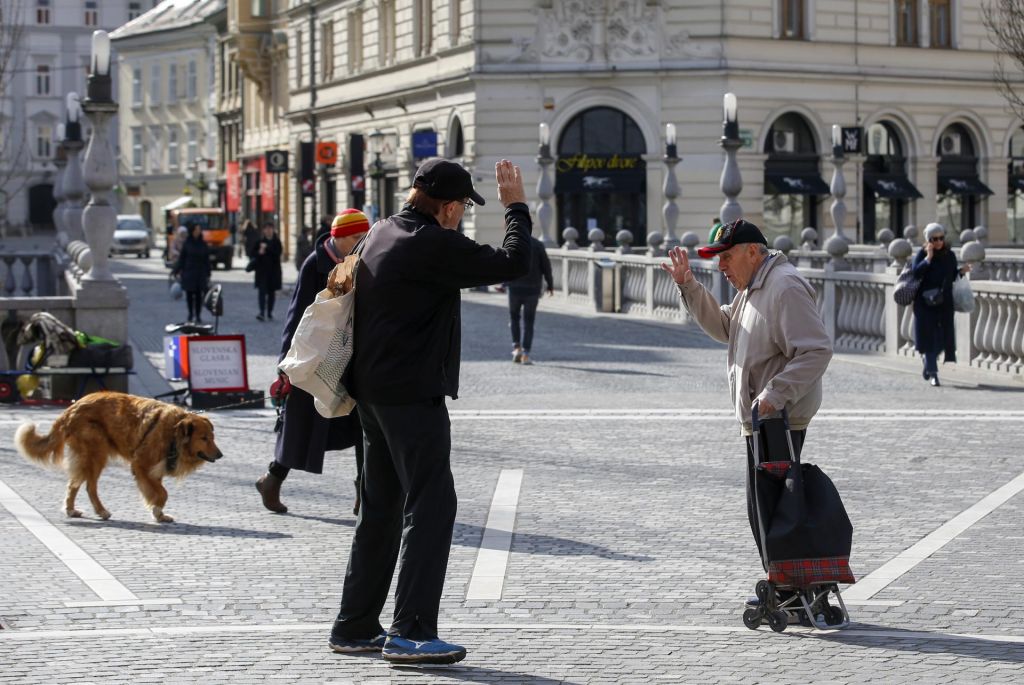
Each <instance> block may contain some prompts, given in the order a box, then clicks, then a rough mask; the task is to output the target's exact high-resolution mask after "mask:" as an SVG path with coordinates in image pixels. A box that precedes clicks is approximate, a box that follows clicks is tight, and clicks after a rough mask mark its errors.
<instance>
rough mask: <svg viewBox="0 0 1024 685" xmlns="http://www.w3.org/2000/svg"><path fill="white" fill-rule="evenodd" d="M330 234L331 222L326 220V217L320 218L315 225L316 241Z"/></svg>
mask: <svg viewBox="0 0 1024 685" xmlns="http://www.w3.org/2000/svg"><path fill="white" fill-rule="evenodd" d="M330 232H331V220H330V219H328V218H327V217H326V216H322V217H320V223H319V224H318V225H317V229H316V239H317V241H319V240H320V238H322V237H323V236H325V235H327V234H328V233H330Z"/></svg>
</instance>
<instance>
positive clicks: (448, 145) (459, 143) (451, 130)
mask: <svg viewBox="0 0 1024 685" xmlns="http://www.w3.org/2000/svg"><path fill="white" fill-rule="evenodd" d="M444 152H445V155H444V156H445V157H447V158H448V159H452V158H453V157H462V156H464V155H465V154H466V139H465V138H464V137H463V135H462V120H461V119H459V118H458V117H452V121H451V124H449V126H448V137H447V139H446V140H445V146H444Z"/></svg>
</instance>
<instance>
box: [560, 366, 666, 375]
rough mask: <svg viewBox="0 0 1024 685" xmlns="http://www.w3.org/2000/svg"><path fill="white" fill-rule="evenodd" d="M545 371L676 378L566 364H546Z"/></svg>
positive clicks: (644, 372)
mask: <svg viewBox="0 0 1024 685" xmlns="http://www.w3.org/2000/svg"><path fill="white" fill-rule="evenodd" d="M544 368H545V369H566V370H568V371H584V372H586V373H609V374H612V375H614V376H656V377H658V378H676V377H677V376H676V374H671V373H652V372H650V371H636V370H634V369H608V368H603V369H593V368H587V367H585V366H566V365H564V364H544Z"/></svg>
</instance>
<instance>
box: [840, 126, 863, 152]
mask: <svg viewBox="0 0 1024 685" xmlns="http://www.w3.org/2000/svg"><path fill="white" fill-rule="evenodd" d="M842 131H843V152H845V153H846V154H848V155H859V154H860V153H861V150H862V147H863V144H864V129H863V128H862V127H860V126H843V129H842Z"/></svg>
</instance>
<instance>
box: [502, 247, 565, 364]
mask: <svg viewBox="0 0 1024 685" xmlns="http://www.w3.org/2000/svg"><path fill="white" fill-rule="evenodd" d="M542 279H543V281H542ZM544 281H546V282H547V285H548V287H547V292H548V296H549V297H550V296H551V295H554V294H555V282H554V279H552V277H551V260H550V259H548V251H547V249H545V247H544V243H542V242H541V241H539V240H537V239H536V238H534V237H533V236H531V237H530V270H529V271H527V272H526V275H524V276H523V277H521V278H517V279H516V280H514V281H509V283H508V286H507V290H508V311H509V316H510V317H511V323H510V327H511V329H512V361H513V362H515V363H516V364H526V365H530V364H532V363H533V362H532V361H531V360H530V346H531V345H532V344H533V324H534V320H535V319H536V318H537V305H538V303H539V302H540V295H541V289H542V288H543V287H544ZM520 319H521V320H522V327H521V328H520Z"/></svg>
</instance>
